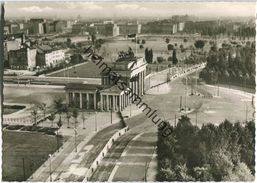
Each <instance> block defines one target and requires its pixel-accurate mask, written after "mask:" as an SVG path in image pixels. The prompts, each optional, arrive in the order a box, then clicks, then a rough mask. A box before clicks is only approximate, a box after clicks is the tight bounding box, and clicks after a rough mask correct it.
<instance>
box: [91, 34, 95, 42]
mask: <svg viewBox="0 0 257 183" xmlns="http://www.w3.org/2000/svg"><path fill="white" fill-rule="evenodd" d="M91 41H92V43H93V44H95V41H96V36H95V34H92V35H91Z"/></svg>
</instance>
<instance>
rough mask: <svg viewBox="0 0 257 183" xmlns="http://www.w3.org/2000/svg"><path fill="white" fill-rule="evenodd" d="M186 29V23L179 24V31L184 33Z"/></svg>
mask: <svg viewBox="0 0 257 183" xmlns="http://www.w3.org/2000/svg"><path fill="white" fill-rule="evenodd" d="M184 29H185V23H184V22H179V23H178V31H179V32H182V31H184Z"/></svg>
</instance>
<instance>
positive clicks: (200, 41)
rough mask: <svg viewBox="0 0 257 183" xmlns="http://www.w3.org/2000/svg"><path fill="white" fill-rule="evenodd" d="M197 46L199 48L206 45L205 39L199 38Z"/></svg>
mask: <svg viewBox="0 0 257 183" xmlns="http://www.w3.org/2000/svg"><path fill="white" fill-rule="evenodd" d="M194 45H195V47H196V48H198V49H202V48H203V47H204V45H205V43H204V41H203V40H197V41H195V44H194Z"/></svg>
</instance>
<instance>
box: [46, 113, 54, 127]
mask: <svg viewBox="0 0 257 183" xmlns="http://www.w3.org/2000/svg"><path fill="white" fill-rule="evenodd" d="M48 119H49V120H50V121H51V122H52V123H51V126H52V127H53V126H54V124H53V122H54V119H55V114H54V113H51V115H50V116H49V117H48Z"/></svg>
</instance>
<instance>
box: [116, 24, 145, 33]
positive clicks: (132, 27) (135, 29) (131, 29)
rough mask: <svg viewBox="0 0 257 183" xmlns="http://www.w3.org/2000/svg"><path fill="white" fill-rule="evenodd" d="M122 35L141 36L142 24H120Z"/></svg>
mask: <svg viewBox="0 0 257 183" xmlns="http://www.w3.org/2000/svg"><path fill="white" fill-rule="evenodd" d="M118 26H119V33H120V35H128V34H141V24H137V23H134V24H130V23H128V24H118Z"/></svg>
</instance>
